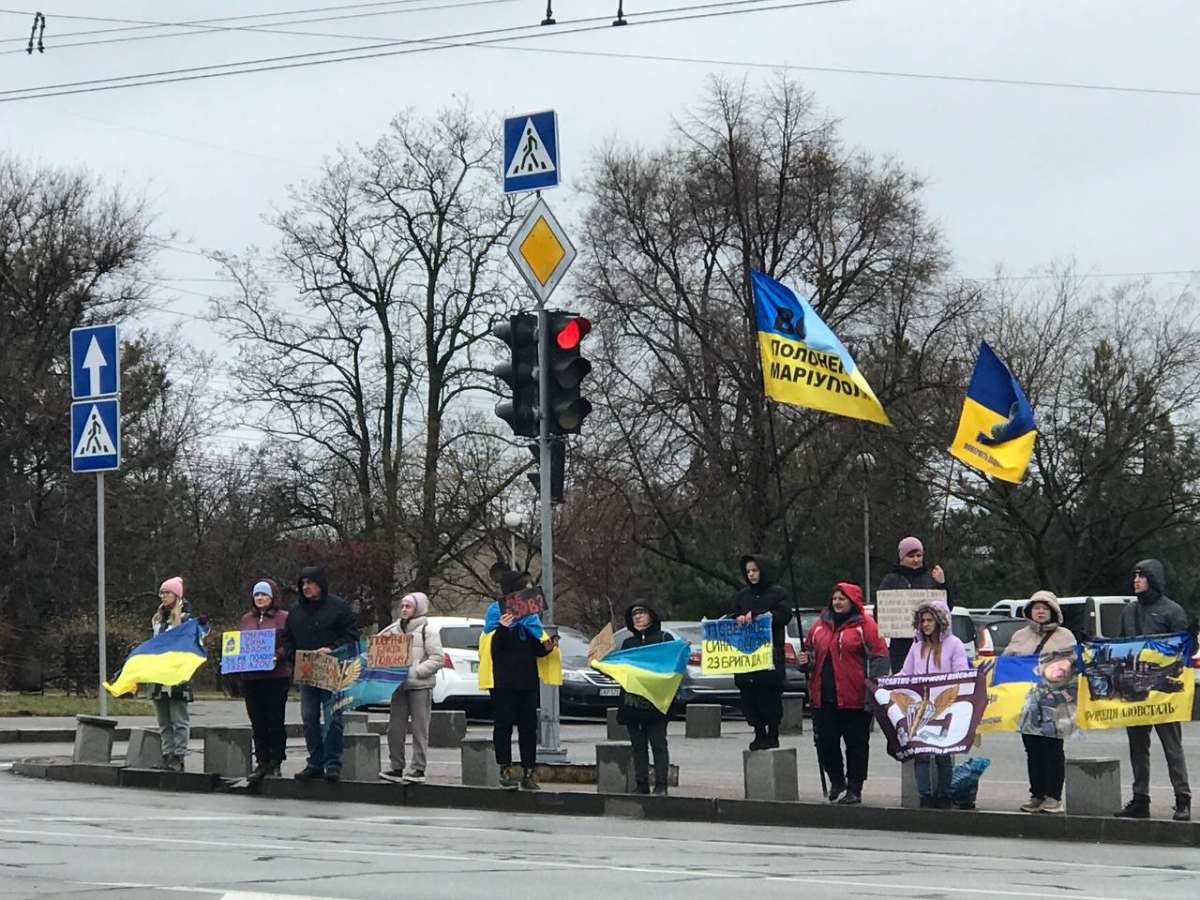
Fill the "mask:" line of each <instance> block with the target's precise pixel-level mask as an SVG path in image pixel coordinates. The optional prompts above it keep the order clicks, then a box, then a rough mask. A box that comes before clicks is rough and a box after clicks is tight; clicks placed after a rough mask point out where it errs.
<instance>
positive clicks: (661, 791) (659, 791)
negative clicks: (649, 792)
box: [654, 784, 667, 797]
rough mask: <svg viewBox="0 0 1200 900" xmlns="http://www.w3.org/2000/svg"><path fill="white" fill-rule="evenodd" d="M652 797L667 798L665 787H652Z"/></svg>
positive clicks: (662, 785) (660, 785)
mask: <svg viewBox="0 0 1200 900" xmlns="http://www.w3.org/2000/svg"><path fill="white" fill-rule="evenodd" d="M654 795H655V796H656V797H665V796H667V786H666V785H665V784H656V785H655V786H654Z"/></svg>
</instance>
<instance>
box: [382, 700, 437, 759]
mask: <svg viewBox="0 0 1200 900" xmlns="http://www.w3.org/2000/svg"><path fill="white" fill-rule="evenodd" d="M410 716H411V717H412V741H413V754H412V767H413V771H414V772H424V771H425V754H426V751H427V749H428V748H429V721H430V719H431V718H432V717H433V688H415V689H414V690H411V691H406V690H405V689H404V688H403V687H400V688H397V689H396V692H395V693H394V694H392V711H391V715H389V716H388V732H387V735H388V756H389V758H390V760H391V768H392V771H396V772H399V771H402V770H403V769H404V741H405V740H406V739H407V738H408V719H409V717H410Z"/></svg>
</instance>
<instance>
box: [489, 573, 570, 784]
mask: <svg viewBox="0 0 1200 900" xmlns="http://www.w3.org/2000/svg"><path fill="white" fill-rule="evenodd" d="M532 583H533V579H532V578H531V577H530V575H529V573H528V572H505V573H504V574H503V575H501V576H500V590H501V591H502V596H501V598H500V599H499V600H496V601H493V602H492V604H491V606H489V607H488V608H487V612H486V613H484V620H483V621H484V625H483V630H484V637H485V638H486V639H487V647H486V650H485V648H484V646H483V643H482V642H481V645H480V654H479V655H480V666H479V670H480V671H479V686H480V687H481V688H486V689H487V690H488V691H489V692H490V694H491V698H492V722H493V727H492V743H493V745H494V748H495V752H496V764H497V765H498V766H500V787H502V788H507V789H510V790H512V789H515V788H520V789H521V790H523V791H536V790H540V788H539V787H538V783H537V781H536V780H535V779H534V769H535V768H536V766H537V742H538V699H539V694H540V690H541V688H540V684H541V680H542V677H541V671H540V669H541V664H542V661H543V660H544V659H546V658H548V657H550V656H551V654H553V653H554V652H555V648H556V647H557V643H558V641H557V638H551V637H548V636H547V635H546V633H545V631H544V629H543V628H542V621H541V619H540V618H539V617H538V616H536V615H528V616H523V617H522V618H520V619H517V618H514V617H513V615H512V614H511V613H506V612H503V611H502V609H501V604H502V603H503V602H504V597H506V596H508V595H509V594H515V593H517V592H518V591H522V590H524V589H525V588H527V587H529V586H530V585H531V584H532ZM485 653H487V654H488V659H487V660H486V662H485V661H484V655H485ZM485 666H486V671H485ZM560 671H561V664H560ZM560 681H561V676H560ZM514 726H516V729H517V745H518V748H519V750H520V757H521V773H522V774H521V776H520V777H518V776H517V773H516V771H515V770H514V769H513V764H512V733H513V727H514Z"/></svg>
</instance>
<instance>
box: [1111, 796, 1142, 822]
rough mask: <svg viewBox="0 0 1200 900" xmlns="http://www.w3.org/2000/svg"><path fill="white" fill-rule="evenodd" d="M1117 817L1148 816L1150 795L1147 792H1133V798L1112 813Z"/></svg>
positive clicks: (1133, 817)
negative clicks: (1116, 811) (1118, 810)
mask: <svg viewBox="0 0 1200 900" xmlns="http://www.w3.org/2000/svg"><path fill="white" fill-rule="evenodd" d="M1113 815H1114V816H1116V817H1117V818H1118V819H1148V818H1150V797H1149V795H1147V794H1134V795H1133V799H1132V800H1130V801H1129V802H1128V803H1126V804H1125V808H1124V809H1123V810H1121V811H1120V812H1119V813H1113Z"/></svg>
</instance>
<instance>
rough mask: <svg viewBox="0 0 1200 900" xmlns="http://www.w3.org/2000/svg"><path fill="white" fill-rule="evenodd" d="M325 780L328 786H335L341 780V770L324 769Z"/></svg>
mask: <svg viewBox="0 0 1200 900" xmlns="http://www.w3.org/2000/svg"><path fill="white" fill-rule="evenodd" d="M325 780H326V781H328V782H329V783H330V784H337V783H338V782H339V781H341V780H342V770H341V769H326V770H325Z"/></svg>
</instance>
